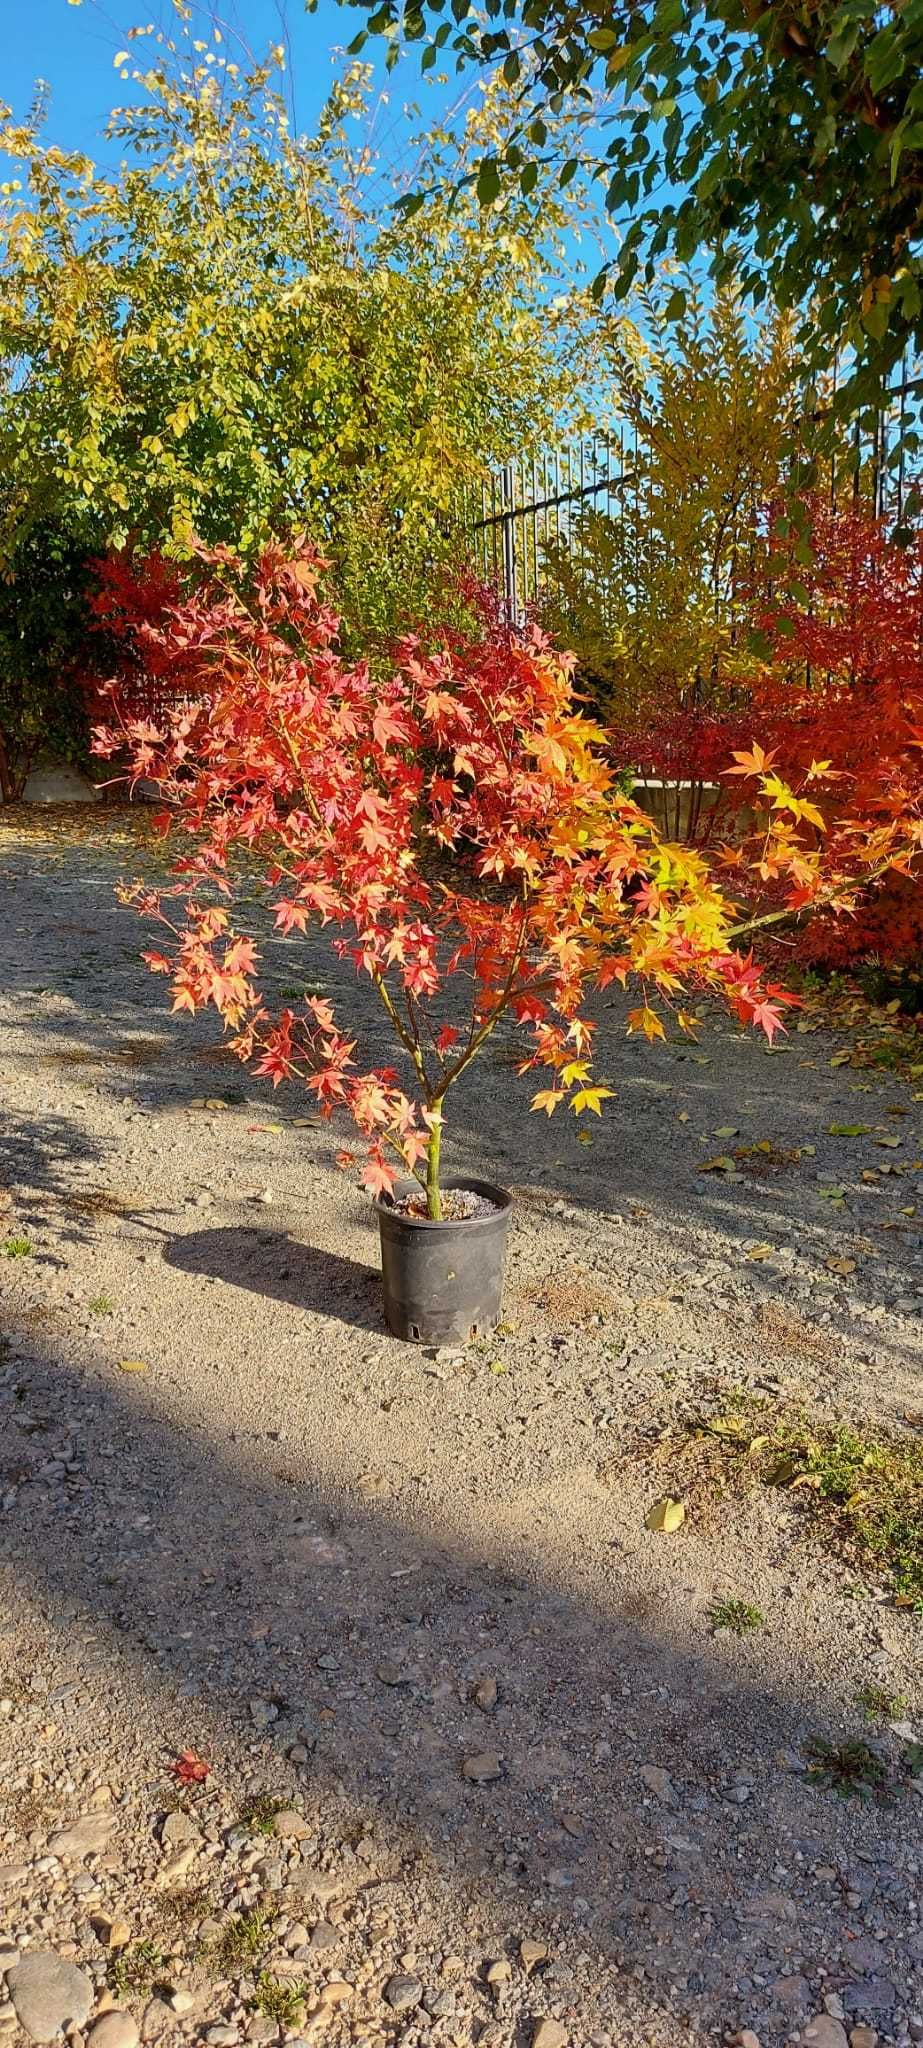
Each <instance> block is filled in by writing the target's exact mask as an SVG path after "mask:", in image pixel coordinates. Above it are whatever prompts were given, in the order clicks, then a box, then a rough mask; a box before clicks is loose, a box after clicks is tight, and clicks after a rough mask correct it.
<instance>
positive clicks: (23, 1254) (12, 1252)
mask: <svg viewBox="0 0 923 2048" xmlns="http://www.w3.org/2000/svg"><path fill="white" fill-rule="evenodd" d="M3 1256H4V1258H5V1259H28V1258H31V1256H32V1239H31V1238H30V1237H8V1238H7V1240H6V1243H5V1245H4V1247H3Z"/></svg>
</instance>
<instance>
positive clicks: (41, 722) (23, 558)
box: [0, 520, 104, 803]
mask: <svg viewBox="0 0 923 2048" xmlns="http://www.w3.org/2000/svg"><path fill="white" fill-rule="evenodd" d="M91 588H92V577H91V573H90V570H89V568H88V564H87V558H86V541H85V537H84V535H83V534H82V533H80V534H77V535H75V534H73V533H69V532H68V531H67V530H66V528H62V527H61V526H56V525H54V524H52V523H50V522H48V521H44V520H40V521H38V522H37V523H36V524H35V525H34V526H32V527H31V528H30V529H29V531H28V533H26V534H24V535H23V536H22V537H21V539H20V540H19V542H18V543H17V545H16V547H15V549H14V551H13V553H12V556H11V557H9V558H8V559H7V560H6V561H4V562H3V563H2V564H0V802H2V803H10V802H12V801H13V800H14V799H15V798H16V797H19V796H21V794H22V789H23V785H24V783H25V781H26V778H27V776H28V774H29V771H30V769H31V768H32V766H33V764H34V762H35V761H36V759H37V757H38V755H39V754H40V753H42V752H43V751H45V750H47V751H49V752H50V753H52V754H53V755H54V756H55V758H56V759H57V760H59V761H80V760H81V759H82V758H83V757H84V755H85V754H86V751H87V746H88V742H89V733H88V723H87V717H86V712H85V708H84V689H83V684H84V678H85V677H86V676H88V675H90V674H91V673H93V672H95V671H97V670H98V665H99V663H100V661H101V660H102V658H103V653H104V643H103V641H102V640H101V639H100V637H99V636H98V635H97V634H95V633H94V632H93V630H92V628H91V625H90V619H89V613H88V603H87V600H88V597H89V594H90V591H91Z"/></svg>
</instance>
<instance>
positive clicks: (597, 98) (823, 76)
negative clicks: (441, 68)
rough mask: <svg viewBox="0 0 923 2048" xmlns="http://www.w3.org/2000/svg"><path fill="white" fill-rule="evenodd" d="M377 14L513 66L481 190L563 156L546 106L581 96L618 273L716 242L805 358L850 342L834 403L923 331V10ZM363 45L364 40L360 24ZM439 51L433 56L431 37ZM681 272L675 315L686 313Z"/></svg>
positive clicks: (490, 195) (859, 6) (486, 192)
mask: <svg viewBox="0 0 923 2048" xmlns="http://www.w3.org/2000/svg"><path fill="white" fill-rule="evenodd" d="M364 4H365V5H366V6H368V7H369V8H370V10H371V19H370V23H369V28H370V29H372V30H375V31H384V32H385V33H387V34H389V35H390V36H391V38H392V40H393V39H394V38H396V37H397V35H398V34H399V33H400V32H403V34H404V35H406V36H407V37H409V38H411V39H414V38H422V37H427V38H428V49H427V52H426V56H425V57H424V62H425V63H428V62H430V61H435V60H436V58H437V57H438V55H439V53H440V51H442V52H444V53H445V54H446V55H448V54H449V53H450V52H454V53H455V54H456V56H457V59H458V62H459V63H460V64H461V65H465V64H478V65H483V64H485V63H486V64H488V65H494V66H497V67H499V68H500V69H502V72H503V75H504V77H505V78H506V79H507V80H508V81H510V82H511V84H512V85H513V86H514V87H515V89H516V90H517V91H518V92H519V93H520V95H521V109H522V118H521V122H520V127H519V131H518V133H517V134H515V135H514V136H512V137H511V138H510V140H509V142H508V143H507V145H506V147H505V148H504V149H503V150H500V151H497V152H495V153H494V154H493V155H492V156H488V157H486V158H485V160H484V162H483V164H482V168H481V174H480V191H481V196H482V198H483V200H484V202H485V204H487V203H490V202H492V201H493V199H494V198H495V196H496V194H497V193H498V192H499V190H500V189H501V187H502V184H503V182H504V178H505V176H506V175H511V176H512V177H514V178H516V179H518V181H519V182H520V184H521V185H522V186H523V187H524V188H526V189H528V188H529V187H530V186H531V185H532V183H533V181H534V180H535V179H536V178H537V176H538V174H539V166H545V165H547V163H548V161H549V158H550V157H553V156H554V155H556V154H557V150H556V141H555V138H554V137H553V136H552V133H551V131H550V128H549V109H559V108H560V107H561V106H562V104H565V105H566V104H571V105H574V106H576V107H579V108H582V110H583V113H584V117H585V124H586V133H585V137H584V141H583V144H582V146H577V147H575V148H574V150H573V151H572V153H571V154H570V155H569V156H568V157H567V158H566V159H563V160H562V159H561V157H560V156H558V168H559V174H560V178H561V181H562V183H565V184H566V183H567V182H569V181H570V180H571V179H573V178H574V177H575V176H576V174H577V173H578V171H581V170H583V171H586V172H588V173H589V174H590V175H591V176H592V177H594V178H598V179H601V180H602V182H603V185H604V188H605V203H606V206H607V208H608V210H609V212H610V214H611V215H612V216H613V219H614V220H615V221H616V222H617V223H618V227H619V235H620V247H619V253H618V256H617V258H616V259H615V264H614V288H615V290H616V292H617V293H618V294H619V295H620V296H624V295H625V294H626V293H627V292H628V291H629V290H630V288H631V286H632V284H633V282H634V280H635V279H636V278H638V277H639V276H640V278H641V280H642V281H646V282H647V283H648V284H650V283H651V282H653V278H654V275H655V271H656V267H657V265H658V264H659V263H660V262H661V260H662V259H663V258H664V257H668V258H673V259H678V260H679V261H680V262H681V263H684V262H688V261H690V260H692V259H693V258H695V257H696V256H697V255H699V254H700V253H702V254H707V258H708V260H709V264H710V268H711V274H712V276H713V278H714V279H715V281H716V282H718V283H721V282H727V281H728V280H729V279H730V277H731V276H732V275H733V274H734V273H735V272H739V274H740V276H741V279H742V283H743V288H744V291H745V293H746V295H747V297H748V298H749V299H750V300H751V301H752V302H753V303H754V304H756V305H762V304H765V303H766V301H767V300H768V299H770V298H774V299H775V301H776V303H777V304H778V305H779V306H780V307H783V308H789V309H792V308H799V309H801V312H802V315H803V319H802V324H801V328H800V334H799V341H800V346H801V348H802V351H803V353H804V355H805V358H806V360H807V361H808V362H809V363H824V362H825V361H827V360H829V356H830V353H831V351H832V350H833V349H834V348H835V347H837V346H842V345H844V344H849V345H850V346H851V349H852V350H854V351H855V356H854V367H853V369H852V371H851V373H850V375H849V377H848V378H847V379H845V380H844V381H843V382H841V385H840V390H839V392H838V394H837V403H838V406H839V407H841V408H843V409H844V410H847V409H849V408H850V407H855V406H856V405H857V404H866V403H874V402H875V400H876V398H877V397H878V395H879V394H880V392H881V390H882V388H883V385H884V383H885V380H886V379H887V377H888V376H889V373H890V372H891V371H892V370H893V367H894V365H895V364H896V363H898V362H899V361H900V359H901V358H902V356H903V354H904V352H905V350H907V349H908V347H910V348H913V347H919V345H920V344H921V342H923V308H921V286H923V10H921V8H920V7H919V5H907V6H904V5H897V4H895V0H886V4H885V5H883V6H882V5H879V4H877V0H809V4H805V0H778V4H774V5H772V6H767V5H761V4H759V0H704V4H703V5H697V6H693V5H691V4H689V0H640V4H636V0H607V4H605V5H603V6H598V7H593V8H589V9H585V10H582V11H581V10H579V9H574V8H573V7H572V6H571V5H569V4H565V0H488V7H487V10H486V18H485V16H483V15H482V14H481V13H480V12H479V11H476V10H475V8H474V6H473V5H471V4H469V0H453V5H452V11H451V12H452V18H451V20H450V19H449V18H448V16H446V15H445V14H444V12H443V0H364ZM364 33H365V32H362V33H360V36H359V37H357V39H356V42H355V43H354V45H353V47H354V48H356V47H358V46H359V45H360V44H361V42H362V40H363V34H364ZM431 52H432V56H431V54H430V53H431ZM682 312H683V292H682V289H681V288H680V287H677V290H676V294H675V297H674V304H673V308H672V312H671V317H677V318H679V317H681V315H682Z"/></svg>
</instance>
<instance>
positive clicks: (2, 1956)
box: [0, 1941, 19, 1977]
mask: <svg viewBox="0 0 923 2048" xmlns="http://www.w3.org/2000/svg"><path fill="white" fill-rule="evenodd" d="M18 1961H19V1950H18V1948H13V1947H12V1946H11V1945H10V1944H9V1943H7V1942H5V1941H2V1942H0V1977H5V1975H6V1972H7V1970H14V1969H15V1967H16V1964H17V1963H18Z"/></svg>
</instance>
